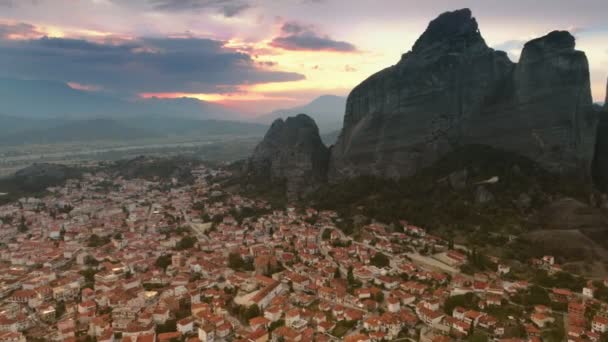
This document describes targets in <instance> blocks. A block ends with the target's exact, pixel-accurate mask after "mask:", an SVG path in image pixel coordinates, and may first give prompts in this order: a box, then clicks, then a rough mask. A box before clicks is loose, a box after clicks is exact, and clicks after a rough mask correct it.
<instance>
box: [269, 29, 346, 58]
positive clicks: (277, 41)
mask: <svg viewBox="0 0 608 342" xmlns="http://www.w3.org/2000/svg"><path fill="white" fill-rule="evenodd" d="M270 45H271V46H273V47H277V48H281V49H284V50H296V51H298V50H310V51H335V52H356V51H357V48H356V47H355V46H354V45H353V44H351V43H348V42H344V41H339V40H334V39H332V38H330V37H329V36H327V35H320V34H319V33H317V31H316V30H315V28H314V27H313V26H310V25H303V24H300V23H297V22H286V23H284V24H283V26H282V27H281V36H279V37H276V38H274V39H273V40H272V42H271V43H270Z"/></svg>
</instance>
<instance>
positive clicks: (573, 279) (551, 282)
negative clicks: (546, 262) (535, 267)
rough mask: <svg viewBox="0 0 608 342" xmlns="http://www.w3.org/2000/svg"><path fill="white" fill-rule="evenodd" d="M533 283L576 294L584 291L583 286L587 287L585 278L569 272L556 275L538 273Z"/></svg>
mask: <svg viewBox="0 0 608 342" xmlns="http://www.w3.org/2000/svg"><path fill="white" fill-rule="evenodd" d="M532 281H533V282H534V283H536V284H538V285H540V286H542V287H546V288H553V287H557V288H564V289H569V290H572V291H575V292H580V291H582V289H583V286H585V283H586V282H585V279H584V278H582V277H577V276H575V275H573V274H571V273H568V272H557V273H556V274H554V275H549V274H548V273H547V272H545V271H538V272H536V274H535V276H534V279H533V280H532Z"/></svg>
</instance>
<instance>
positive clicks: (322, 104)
mask: <svg viewBox="0 0 608 342" xmlns="http://www.w3.org/2000/svg"><path fill="white" fill-rule="evenodd" d="M345 106H346V98H345V97H342V96H335V95H323V96H320V97H318V98H316V99H314V100H313V101H312V102H310V103H308V104H306V105H304V106H300V107H294V108H287V109H279V110H275V111H273V112H272V113H270V114H265V115H262V116H258V117H256V118H255V121H256V122H261V123H266V124H270V123H272V122H273V121H274V120H276V119H279V118H281V119H286V118H287V117H289V116H295V115H298V114H302V113H303V114H306V115H308V116H310V117H311V118H313V119H314V120H315V122H316V123H317V125H318V126H319V130H320V131H321V133H328V132H331V131H335V130H339V129H340V128H342V121H343V117H344V108H345Z"/></svg>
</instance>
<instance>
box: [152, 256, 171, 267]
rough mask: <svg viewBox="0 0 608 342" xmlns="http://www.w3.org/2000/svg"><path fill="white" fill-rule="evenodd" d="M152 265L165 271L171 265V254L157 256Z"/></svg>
mask: <svg viewBox="0 0 608 342" xmlns="http://www.w3.org/2000/svg"><path fill="white" fill-rule="evenodd" d="M154 264H155V265H156V267H158V268H162V269H163V270H166V269H167V267H169V265H171V254H166V255H161V256H159V257H158V258H157V259H156V262H155V263H154Z"/></svg>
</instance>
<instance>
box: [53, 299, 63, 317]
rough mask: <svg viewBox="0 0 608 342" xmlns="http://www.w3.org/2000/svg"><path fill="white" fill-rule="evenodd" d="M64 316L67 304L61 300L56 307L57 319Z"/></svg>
mask: <svg viewBox="0 0 608 342" xmlns="http://www.w3.org/2000/svg"><path fill="white" fill-rule="evenodd" d="M63 314H65V303H64V302H63V301H62V300H60V301H58V302H57V305H56V306H55V317H57V318H60V317H61V316H63Z"/></svg>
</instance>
